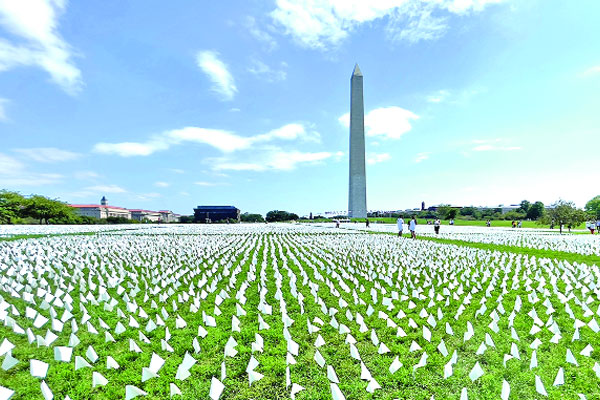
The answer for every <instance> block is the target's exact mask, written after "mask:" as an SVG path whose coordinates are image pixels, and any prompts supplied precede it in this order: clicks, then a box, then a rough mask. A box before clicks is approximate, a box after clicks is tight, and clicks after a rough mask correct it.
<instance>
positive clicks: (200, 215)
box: [194, 206, 240, 223]
mask: <svg viewBox="0 0 600 400" xmlns="http://www.w3.org/2000/svg"><path fill="white" fill-rule="evenodd" d="M228 219H235V220H237V221H238V222H239V220H240V210H239V209H238V208H236V207H234V206H198V207H196V208H194V221H195V222H200V223H211V222H217V221H225V220H228Z"/></svg>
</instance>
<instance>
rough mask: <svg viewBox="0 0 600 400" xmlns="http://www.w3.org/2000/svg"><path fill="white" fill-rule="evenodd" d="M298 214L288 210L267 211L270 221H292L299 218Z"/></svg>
mask: <svg viewBox="0 0 600 400" xmlns="http://www.w3.org/2000/svg"><path fill="white" fill-rule="evenodd" d="M297 219H298V215H296V214H294V213H289V212H287V211H279V210H273V211H269V212H268V213H267V221H268V222H283V221H292V220H297Z"/></svg>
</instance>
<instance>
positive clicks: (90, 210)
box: [69, 196, 131, 219]
mask: <svg viewBox="0 0 600 400" xmlns="http://www.w3.org/2000/svg"><path fill="white" fill-rule="evenodd" d="M69 206H70V207H73V208H75V209H76V210H77V213H78V214H79V215H81V216H84V217H92V218H98V219H106V218H108V217H121V218H126V219H131V212H130V211H129V210H128V209H126V208H123V207H116V206H109V205H108V200H106V197H104V196H102V200H100V204H69Z"/></svg>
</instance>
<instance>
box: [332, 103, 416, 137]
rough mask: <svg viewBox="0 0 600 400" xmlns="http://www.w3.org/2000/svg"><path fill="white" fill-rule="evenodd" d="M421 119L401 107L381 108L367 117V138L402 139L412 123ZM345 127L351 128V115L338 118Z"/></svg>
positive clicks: (370, 112) (369, 113) (372, 111)
mask: <svg viewBox="0 0 600 400" xmlns="http://www.w3.org/2000/svg"><path fill="white" fill-rule="evenodd" d="M413 119H419V116H418V115H416V114H415V113H413V112H412V111H408V110H405V109H404V108H400V107H395V106H392V107H381V108H376V109H374V110H371V111H369V112H368V113H367V114H366V115H365V133H366V135H367V136H381V137H383V138H384V139H400V137H401V136H402V135H404V134H405V133H407V132H409V131H410V130H411V129H412V125H411V124H410V121H411V120H413ZM338 121H339V122H340V123H341V124H342V125H344V126H345V127H349V126H350V114H348V113H346V114H344V115H342V116H341V117H339V118H338Z"/></svg>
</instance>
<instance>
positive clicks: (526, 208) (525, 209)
mask: <svg viewBox="0 0 600 400" xmlns="http://www.w3.org/2000/svg"><path fill="white" fill-rule="evenodd" d="M530 207H531V203H530V202H529V201H527V200H523V201H522V202H521V204H519V208H518V209H517V211H520V212H523V213H525V214H527V212H528V211H529V208H530Z"/></svg>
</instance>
